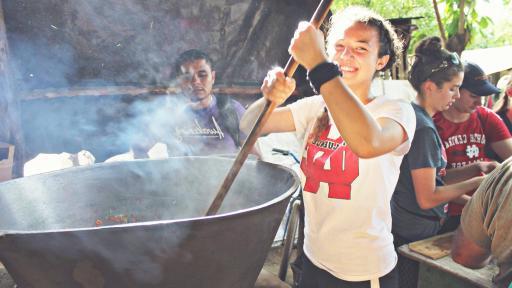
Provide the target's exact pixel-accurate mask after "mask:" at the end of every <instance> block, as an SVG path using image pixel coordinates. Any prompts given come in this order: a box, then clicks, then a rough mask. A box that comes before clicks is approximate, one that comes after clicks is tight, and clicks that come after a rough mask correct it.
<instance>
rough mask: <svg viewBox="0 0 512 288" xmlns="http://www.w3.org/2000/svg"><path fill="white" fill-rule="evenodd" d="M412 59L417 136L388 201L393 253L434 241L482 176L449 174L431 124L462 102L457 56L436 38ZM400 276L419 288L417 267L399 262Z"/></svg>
mask: <svg viewBox="0 0 512 288" xmlns="http://www.w3.org/2000/svg"><path fill="white" fill-rule="evenodd" d="M415 53H416V59H415V61H414V63H413V65H412V67H411V72H410V77H409V82H410V83H411V85H412V86H413V87H414V89H415V90H416V91H417V92H418V94H417V101H416V102H417V103H412V105H413V108H414V111H415V113H416V132H415V136H414V140H413V141H412V145H411V148H410V150H409V152H408V153H407V154H406V155H405V157H404V160H403V162H402V165H401V167H400V177H399V179H398V184H397V186H396V188H395V192H394V194H393V198H392V201H391V211H392V215H393V236H394V241H395V246H396V247H399V246H401V245H403V244H406V243H409V242H413V241H417V240H420V239H425V238H428V237H431V236H434V235H436V234H437V233H438V231H439V229H440V227H441V222H442V220H443V219H444V218H445V212H444V205H445V203H447V202H449V201H452V200H455V199H458V198H459V197H461V196H462V195H464V194H465V193H467V192H470V191H473V190H475V189H476V188H477V187H478V185H479V184H480V182H481V181H482V180H483V176H480V177H475V178H471V179H469V180H466V178H468V173H467V171H464V170H463V169H457V171H450V172H455V173H450V172H449V173H448V174H447V170H445V166H446V155H445V153H444V148H443V144H442V142H441V139H440V137H439V134H438V133H437V130H436V127H435V125H434V122H433V120H432V116H433V115H434V114H435V113H436V112H439V111H443V110H446V109H448V107H450V105H452V104H453V102H454V101H455V100H456V99H458V98H459V97H460V95H459V87H460V86H461V84H462V79H463V77H464V72H463V71H464V70H463V68H464V67H463V64H462V63H461V62H460V60H459V57H458V56H457V54H455V53H450V52H448V51H447V50H445V49H443V48H441V39H439V38H438V37H430V38H426V39H424V40H423V41H421V42H420V43H419V45H418V47H417V48H416V51H415ZM480 167H481V170H482V171H483V172H489V171H488V170H491V169H493V168H494V167H495V166H494V165H492V164H491V163H489V162H485V163H483V162H482V163H481V165H480ZM454 170H455V169H454ZM478 172H480V171H478ZM469 177H470V176H469ZM462 180H464V181H462ZM461 181H462V182H461ZM445 182H446V183H456V184H449V185H443V184H444V183H445ZM466 201H467V200H466ZM398 271H399V279H400V287H403V288H409V287H416V286H417V284H416V282H417V275H418V264H417V262H415V261H411V260H408V259H406V258H404V257H402V256H399V260H398Z"/></svg>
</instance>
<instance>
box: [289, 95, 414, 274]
mask: <svg viewBox="0 0 512 288" xmlns="http://www.w3.org/2000/svg"><path fill="white" fill-rule="evenodd" d="M288 107H290V109H291V111H292V115H293V119H294V123H295V128H296V134H297V137H299V139H304V142H303V145H304V146H303V147H305V149H304V151H303V154H302V161H301V171H300V176H301V180H302V186H303V197H304V204H305V211H306V223H305V231H304V232H305V241H304V252H305V253H306V255H307V257H308V258H309V259H310V260H311V262H313V264H315V265H316V266H318V267H319V268H322V269H324V270H326V271H328V272H329V273H331V274H333V275H334V276H336V277H337V278H340V279H343V280H346V281H365V280H370V279H374V278H376V277H381V276H383V275H385V274H387V273H389V272H390V271H391V270H392V269H393V267H394V266H395V265H396V262H397V255H396V253H395V250H394V247H393V236H392V235H391V211H390V200H391V196H392V194H393V191H394V188H395V185H396V183H397V180H398V175H399V173H400V163H401V162H402V158H403V155H404V154H406V153H407V151H408V150H409V148H410V144H411V141H412V138H413V136H414V130H415V126H416V118H415V116H414V111H413V109H412V107H411V105H410V103H407V102H405V101H402V100H396V99H386V98H384V97H378V98H376V99H374V100H373V101H371V102H370V103H369V104H367V105H366V108H367V109H368V111H369V112H370V114H371V115H372V116H373V117H374V118H375V119H378V118H390V119H393V120H394V121H396V122H398V123H399V124H400V125H401V126H402V127H403V128H404V129H405V131H406V133H407V137H408V140H407V141H406V142H405V143H403V144H401V145H400V146H399V147H397V148H396V149H395V150H394V151H392V152H390V153H387V154H384V155H381V156H379V157H375V158H371V159H360V158H358V157H357V156H356V155H355V154H354V153H352V151H351V150H350V148H349V147H348V146H347V145H346V143H345V142H344V141H343V139H342V137H341V136H340V133H339V132H338V130H337V129H336V126H335V125H334V122H333V120H332V118H331V116H330V115H329V118H330V125H329V127H328V128H327V129H326V130H324V131H323V132H322V133H321V134H320V137H319V138H318V139H317V140H316V141H314V142H312V143H311V144H308V137H310V133H311V132H312V129H313V128H314V125H315V122H316V119H318V117H319V116H320V115H321V114H322V113H323V112H324V109H325V107H326V105H325V102H324V100H323V98H322V97H321V96H313V97H309V98H305V99H303V100H300V101H297V102H295V103H293V104H291V105H289V106H288ZM310 142H311V141H310Z"/></svg>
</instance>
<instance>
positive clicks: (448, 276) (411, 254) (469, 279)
mask: <svg viewBox="0 0 512 288" xmlns="http://www.w3.org/2000/svg"><path fill="white" fill-rule="evenodd" d="M438 239H439V236H435V237H432V238H429V239H425V240H422V241H418V242H414V243H415V244H416V247H418V246H429V247H434V248H435V246H436V244H435V243H436V242H438V241H437V240H438ZM420 242H421V243H420ZM450 243H451V238H450ZM411 244H413V243H411ZM418 244H420V245H418ZM409 245H410V244H406V245H403V246H401V247H399V248H398V252H399V253H400V254H401V255H403V256H405V257H407V258H410V259H412V260H415V261H418V262H419V263H420V272H419V277H418V288H438V287H454V288H457V287H461V288H462V287H463V288H488V287H494V286H493V283H492V278H493V277H494V275H496V274H497V273H498V267H497V266H496V264H494V263H491V264H489V265H487V266H485V267H484V268H481V269H470V268H466V267H464V266H462V265H460V264H457V263H455V262H454V261H453V260H452V258H451V257H450V256H449V255H446V256H444V257H441V258H438V259H432V258H431V257H428V256H426V255H428V253H425V255H422V254H419V253H417V252H415V251H413V250H411V249H410V247H409ZM426 250H428V249H426ZM430 250H435V249H430ZM437 252H439V251H437ZM448 252H449V251H448ZM433 254H436V253H435V252H433ZM434 258H436V257H434Z"/></svg>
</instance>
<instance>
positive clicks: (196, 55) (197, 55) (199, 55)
mask: <svg viewBox="0 0 512 288" xmlns="http://www.w3.org/2000/svg"><path fill="white" fill-rule="evenodd" d="M202 59H204V60H205V61H206V63H207V64H208V65H210V68H211V69H212V71H213V70H214V69H213V61H212V58H210V56H209V55H208V54H206V53H205V52H203V51H201V50H198V49H190V50H187V51H185V52H183V53H181V54H180V55H179V56H178V58H177V59H176V61H175V62H174V72H175V73H176V75H180V74H181V66H182V65H183V64H185V63H187V62H190V61H194V60H202Z"/></svg>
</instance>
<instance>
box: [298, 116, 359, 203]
mask: <svg viewBox="0 0 512 288" xmlns="http://www.w3.org/2000/svg"><path fill="white" fill-rule="evenodd" d="M330 130H331V125H329V127H328V128H327V129H325V130H324V131H323V132H322V133H321V134H320V137H318V139H317V140H315V141H313V143H308V145H307V146H306V153H305V154H306V155H305V157H303V158H302V162H301V165H300V168H301V170H302V172H303V173H304V175H305V176H306V183H305V184H304V191H306V192H310V193H317V192H318V189H319V187H320V183H321V182H323V183H327V184H328V185H329V194H328V197H329V198H335V199H347V200H350V198H351V195H350V193H351V185H352V182H354V180H355V179H356V178H357V177H358V176H359V157H358V156H357V155H356V154H354V153H353V152H352V150H351V149H350V148H349V147H348V146H347V145H346V143H345V141H343V138H342V137H341V136H340V137H338V138H337V139H329V138H328V137H327V136H328V135H329V131H330ZM327 160H329V163H330V168H329V169H325V165H326V162H327Z"/></svg>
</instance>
